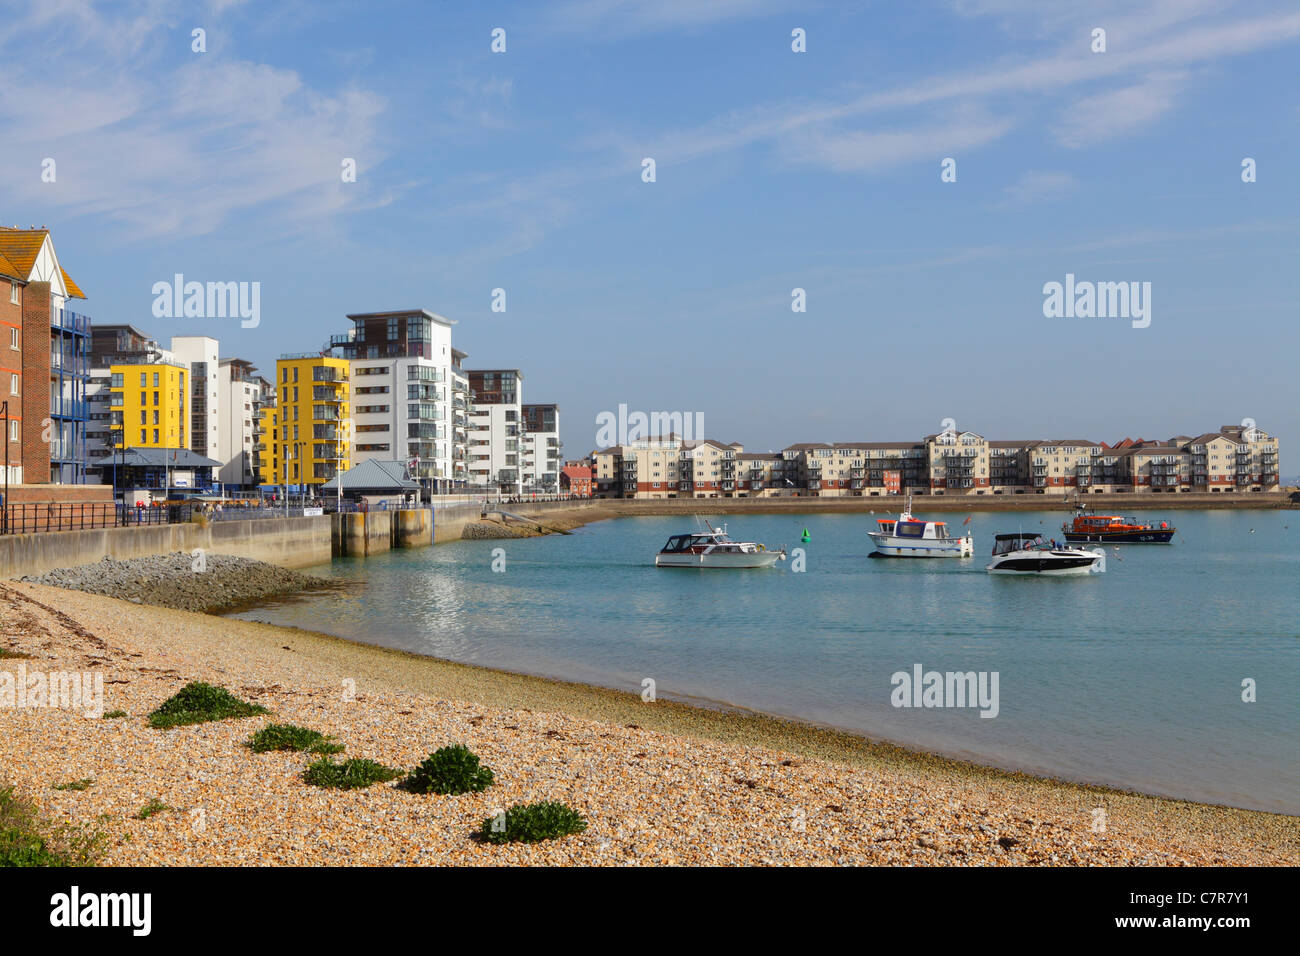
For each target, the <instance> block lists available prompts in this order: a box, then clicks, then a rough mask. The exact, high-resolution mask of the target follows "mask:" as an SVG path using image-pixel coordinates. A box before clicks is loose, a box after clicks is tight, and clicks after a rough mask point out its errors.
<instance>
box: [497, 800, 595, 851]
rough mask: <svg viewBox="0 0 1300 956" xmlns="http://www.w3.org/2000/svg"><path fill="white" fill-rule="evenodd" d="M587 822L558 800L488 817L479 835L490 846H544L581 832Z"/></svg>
mask: <svg viewBox="0 0 1300 956" xmlns="http://www.w3.org/2000/svg"><path fill="white" fill-rule="evenodd" d="M585 829H587V821H586V820H585V819H583V817H582V814H580V813H578V811H576V810H574V809H572V808H570V807H568V806H566V805H564V804H563V803H559V802H557V801H554V800H547V801H544V802H542V803H527V804H523V805H520V806H514V807H511V808H510V809H509V810H507V811H505V813H503V814H498V815H497V816H491V817H488V818H487V819H486V820H484V821H483V824H482V826H480V827H479V830H478V833H477V834H476V836H477V837H478V838H479V839H480V840H483V841H485V842H487V843H540V842H541V841H543V840H555V839H558V838H559V837H564V836H570V835H571V834H574V833H581V832H582V831H583V830H585Z"/></svg>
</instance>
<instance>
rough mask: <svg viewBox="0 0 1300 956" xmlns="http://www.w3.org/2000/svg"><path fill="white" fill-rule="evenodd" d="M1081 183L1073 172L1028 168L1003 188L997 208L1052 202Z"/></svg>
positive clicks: (1072, 190) (1067, 193) (1066, 194)
mask: <svg viewBox="0 0 1300 956" xmlns="http://www.w3.org/2000/svg"><path fill="white" fill-rule="evenodd" d="M1078 185H1079V181H1078V179H1076V178H1075V177H1074V175H1073V174H1072V173H1067V172H1062V171H1044V170H1027V171H1026V172H1023V173H1021V174H1020V178H1019V179H1017V180H1016V181H1015V182H1014V183H1012V184H1011V185H1010V186H1007V187H1006V188H1005V189H1003V190H1002V200H1001V201H1000V202H998V203H996V204H995V206H996V207H997V208H1010V207H1013V206H1029V205H1033V204H1034V203H1040V202H1052V201H1054V200H1057V199H1062V198H1064V197H1065V196H1068V195H1069V194H1070V193H1072V192H1074V190H1075V188H1076V187H1077V186H1078Z"/></svg>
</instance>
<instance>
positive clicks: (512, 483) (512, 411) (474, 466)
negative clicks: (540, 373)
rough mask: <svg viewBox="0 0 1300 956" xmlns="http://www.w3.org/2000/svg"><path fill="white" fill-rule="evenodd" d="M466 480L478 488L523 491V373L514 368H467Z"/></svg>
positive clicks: (512, 492) (483, 489) (481, 489)
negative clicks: (467, 472) (467, 425)
mask: <svg viewBox="0 0 1300 956" xmlns="http://www.w3.org/2000/svg"><path fill="white" fill-rule="evenodd" d="M465 375H466V377H467V379H468V382H469V415H468V424H469V431H468V436H469V445H468V464H469V469H468V470H469V482H470V485H471V487H472V488H474V489H475V490H477V491H485V492H486V491H496V492H500V493H501V494H520V493H522V491H523V460H524V454H523V450H524V440H523V435H524V424H523V387H524V377H523V374H522V373H521V372H520V371H519V369H517V368H497V369H470V370H467V371H466V372H465Z"/></svg>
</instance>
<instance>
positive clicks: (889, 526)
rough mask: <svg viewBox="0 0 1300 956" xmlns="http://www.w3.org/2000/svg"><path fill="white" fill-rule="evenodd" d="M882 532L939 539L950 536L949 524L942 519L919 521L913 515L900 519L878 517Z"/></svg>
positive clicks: (899, 535)
mask: <svg viewBox="0 0 1300 956" xmlns="http://www.w3.org/2000/svg"><path fill="white" fill-rule="evenodd" d="M876 524H878V525H879V526H880V532H881V533H882V534H889V535H893V536H894V537H896V538H917V539H931V540H934V539H938V538H947V537H948V528H947V525H946V524H945V523H944V522H942V521H917V520H916V519H915V518H912V517H911V516H907V517H904V518H901V519H899V520H898V521H895V520H893V519H892V518H877V519H876Z"/></svg>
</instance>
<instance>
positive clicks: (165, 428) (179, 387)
mask: <svg viewBox="0 0 1300 956" xmlns="http://www.w3.org/2000/svg"><path fill="white" fill-rule="evenodd" d="M109 372H110V374H111V376H112V378H111V379H110V385H109V389H110V394H111V398H110V401H111V402H112V411H113V413H114V414H113V418H112V428H113V431H115V432H120V438H119V442H120V446H121V447H126V448H189V447H190V428H189V423H190V414H189V407H188V404H187V402H188V398H189V394H190V370H189V369H188V368H186V367H185V366H183V365H172V364H170V363H161V362H158V363H151V364H140V365H113V366H111V367H110V368H109ZM114 437H118V436H114Z"/></svg>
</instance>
